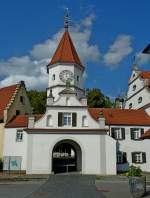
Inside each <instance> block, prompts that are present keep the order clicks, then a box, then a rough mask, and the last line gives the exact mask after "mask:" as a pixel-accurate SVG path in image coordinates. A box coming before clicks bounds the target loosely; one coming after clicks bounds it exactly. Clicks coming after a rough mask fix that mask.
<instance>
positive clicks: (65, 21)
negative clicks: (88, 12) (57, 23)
mask: <svg viewBox="0 0 150 198" xmlns="http://www.w3.org/2000/svg"><path fill="white" fill-rule="evenodd" d="M69 22H70V20H69V9H68V8H66V14H65V17H64V28H65V30H66V31H68V28H69Z"/></svg>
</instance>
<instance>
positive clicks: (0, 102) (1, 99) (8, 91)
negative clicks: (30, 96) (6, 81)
mask: <svg viewBox="0 0 150 198" xmlns="http://www.w3.org/2000/svg"><path fill="white" fill-rule="evenodd" d="M17 85H18V84H16V85H11V86H8V87H4V88H1V89H0V120H2V119H3V114H4V110H5V108H6V107H7V105H8V103H9V102H10V100H11V98H12V96H13V94H14V92H15V91H16V88H17Z"/></svg>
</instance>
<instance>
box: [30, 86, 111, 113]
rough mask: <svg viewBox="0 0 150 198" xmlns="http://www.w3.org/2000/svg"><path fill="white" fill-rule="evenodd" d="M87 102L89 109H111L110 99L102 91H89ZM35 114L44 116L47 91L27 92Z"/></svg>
mask: <svg viewBox="0 0 150 198" xmlns="http://www.w3.org/2000/svg"><path fill="white" fill-rule="evenodd" d="M86 93H87V100H88V106H89V107H111V106H112V103H111V101H110V99H109V97H107V96H105V95H104V94H103V93H102V92H101V90H100V89H88V90H87V92H86ZM27 94H28V97H29V100H30V102H31V106H32V107H33V113H34V114H43V113H44V112H45V109H46V106H45V105H46V91H37V90H31V91H28V92H27Z"/></svg>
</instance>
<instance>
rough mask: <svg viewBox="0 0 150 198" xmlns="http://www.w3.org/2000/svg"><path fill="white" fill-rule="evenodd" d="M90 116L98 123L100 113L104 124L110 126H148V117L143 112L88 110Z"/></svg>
mask: <svg viewBox="0 0 150 198" xmlns="http://www.w3.org/2000/svg"><path fill="white" fill-rule="evenodd" d="M88 110H89V113H90V114H91V116H92V117H93V118H94V119H95V120H97V121H98V118H99V114H100V112H102V113H103V115H104V117H105V119H106V124H110V125H139V126H140V125H141V126H143V125H146V126H150V117H149V116H148V114H147V113H146V112H145V111H144V110H141V109H140V110H132V109H111V108H89V109H88Z"/></svg>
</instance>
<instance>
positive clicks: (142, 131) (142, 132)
mask: <svg viewBox="0 0 150 198" xmlns="http://www.w3.org/2000/svg"><path fill="white" fill-rule="evenodd" d="M143 134H144V129H143V128H142V129H141V136H142V135H143Z"/></svg>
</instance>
